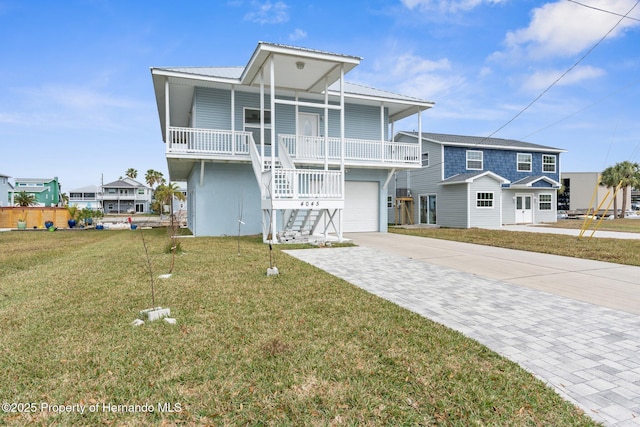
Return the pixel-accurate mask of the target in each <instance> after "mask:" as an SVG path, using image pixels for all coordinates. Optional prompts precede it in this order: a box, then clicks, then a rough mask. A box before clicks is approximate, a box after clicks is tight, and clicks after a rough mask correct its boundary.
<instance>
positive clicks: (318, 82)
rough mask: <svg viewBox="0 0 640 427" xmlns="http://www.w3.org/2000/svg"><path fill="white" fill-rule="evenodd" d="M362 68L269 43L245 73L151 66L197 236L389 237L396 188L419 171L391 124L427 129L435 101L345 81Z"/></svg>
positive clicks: (351, 59) (173, 177) (171, 164)
mask: <svg viewBox="0 0 640 427" xmlns="http://www.w3.org/2000/svg"><path fill="white" fill-rule="evenodd" d="M360 60H361V58H359V57H355V56H349V55H341V54H335V53H330V52H322V51H318V50H311V49H304V48H298V47H293V46H285V45H279V44H271V43H263V42H260V43H258V46H257V47H256V49H255V51H254V52H253V55H252V56H251V58H250V59H249V61H248V63H247V65H246V66H240V67H175V68H155V67H154V68H152V69H151V75H152V78H153V85H154V90H155V95H156V101H157V108H158V113H159V116H160V126H161V130H162V138H163V140H164V142H165V152H166V158H167V163H168V169H169V179H170V181H186V182H187V196H188V202H187V205H188V206H187V207H188V209H187V210H188V218H187V224H188V227H189V228H190V229H191V231H192V232H193V233H194V235H196V236H220V235H236V234H238V233H239V232H240V233H241V234H256V233H262V235H263V240H264V241H271V240H274V241H275V240H276V238H277V240H279V241H288V240H294V239H297V238H299V237H301V236H306V235H309V234H316V235H323V236H325V237H328V235H329V234H333V235H335V236H336V237H337V238H338V239H342V237H343V233H344V232H352V231H383V232H384V231H386V230H387V209H386V196H387V185H388V182H389V180H390V179H391V177H392V176H393V173H394V172H395V171H396V170H400V169H405V168H413V169H415V168H419V167H420V157H419V155H420V144H419V143H418V142H416V141H413V142H408V143H400V142H391V141H390V137H391V135H392V134H393V124H394V122H396V121H398V120H401V119H404V118H406V117H409V116H412V115H417V116H418V123H419V127H420V126H421V112H422V111H424V110H427V109H429V108H431V107H432V106H433V103H432V102H429V101H424V100H420V99H417V98H414V97H410V96H403V95H397V94H393V93H389V92H385V91H381V90H377V89H373V88H370V87H366V86H361V85H356V84H352V83H347V82H345V81H344V75H345V74H347V73H348V72H349V71H350V70H352V69H353V68H354V67H356V66H357V65H358V64H359V63H360ZM240 219H242V223H239V221H240ZM239 224H240V227H239Z"/></svg>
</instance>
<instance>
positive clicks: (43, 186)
mask: <svg viewBox="0 0 640 427" xmlns="http://www.w3.org/2000/svg"><path fill="white" fill-rule="evenodd" d="M61 188H62V187H61V185H60V182H59V181H58V177H57V176H56V177H54V178H53V179H50V178H45V179H40V178H16V179H15V185H14V189H13V194H14V197H15V194H18V193H21V192H23V191H24V192H25V193H27V194H33V196H34V197H35V201H36V206H47V207H50V206H59V205H61V201H60V195H61V194H62V190H61Z"/></svg>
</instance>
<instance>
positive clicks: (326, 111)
mask: <svg viewBox="0 0 640 427" xmlns="http://www.w3.org/2000/svg"><path fill="white" fill-rule="evenodd" d="M324 170H329V79H328V78H326V77H325V79H324Z"/></svg>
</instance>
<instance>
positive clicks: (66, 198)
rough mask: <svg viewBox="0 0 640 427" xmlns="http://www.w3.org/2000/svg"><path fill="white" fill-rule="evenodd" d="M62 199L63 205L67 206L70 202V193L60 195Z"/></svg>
mask: <svg viewBox="0 0 640 427" xmlns="http://www.w3.org/2000/svg"><path fill="white" fill-rule="evenodd" d="M60 201H62V206H67V205H68V204H69V195H68V194H67V193H62V194H61V195H60Z"/></svg>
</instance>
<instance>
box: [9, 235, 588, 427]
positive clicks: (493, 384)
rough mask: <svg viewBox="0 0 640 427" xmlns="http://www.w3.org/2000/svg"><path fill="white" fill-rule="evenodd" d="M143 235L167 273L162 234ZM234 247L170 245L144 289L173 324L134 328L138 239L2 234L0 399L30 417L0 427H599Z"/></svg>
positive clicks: (256, 249)
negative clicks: (173, 254)
mask: <svg viewBox="0 0 640 427" xmlns="http://www.w3.org/2000/svg"><path fill="white" fill-rule="evenodd" d="M144 233H145V236H146V241H147V242H148V248H149V252H150V254H151V260H152V265H153V268H154V270H155V271H154V275H155V276H157V275H158V274H161V273H166V271H167V270H168V268H169V265H170V255H167V254H164V253H163V248H164V247H165V246H166V243H167V237H166V233H165V230H162V229H157V230H145V231H144ZM240 243H241V244H240V255H238V246H237V245H238V242H237V240H236V239H235V238H186V239H184V240H182V247H183V249H184V250H185V251H186V254H184V255H181V256H179V257H178V258H177V259H176V264H175V269H174V275H173V277H172V278H170V279H167V280H164V281H160V280H158V281H157V282H156V303H157V304H158V305H162V306H164V307H170V308H171V311H172V316H173V317H175V318H177V320H178V323H177V325H174V326H171V325H168V324H165V323H164V322H154V323H147V324H145V325H143V326H141V327H133V326H131V325H130V323H131V322H132V321H133V320H134V319H135V318H136V317H137V315H138V312H139V310H141V309H145V308H149V307H150V306H151V295H150V282H149V275H148V272H147V270H146V266H145V258H144V255H143V254H144V250H143V246H142V240H141V238H140V230H137V231H102V232H101V231H92V230H87V231H76V232H73V231H68V232H63V231H57V232H54V233H51V232H29V231H27V232H9V233H0V249H1V250H0V325H1V328H2V334H0V366H2V370H0V397H1V398H2V401H3V402H7V403H12V402H13V403H16V404H22V406H20V408H21V409H23V410H24V409H28V410H32V409H33V411H32V412H29V413H21V414H20V413H12V412H6V411H5V409H6V408H7V407H6V406H3V412H0V424H7V425H24V424H33V425H99V424H106V425H150V424H153V425H158V424H166V425H174V424H185V425H207V424H208V425H296V426H297V425H372V426H373V425H375V426H378V425H446V426H468V425H486V426H493V425H510V426H551V425H553V426H591V425H596V424H595V423H594V422H592V421H591V420H590V419H589V418H587V417H586V416H585V415H584V414H582V412H581V411H580V410H579V409H577V408H575V407H574V406H572V405H571V404H569V403H567V402H565V401H563V400H562V399H560V398H559V396H558V395H557V394H556V393H554V392H553V391H551V390H550V389H549V388H547V387H545V386H544V384H543V383H542V382H540V381H538V380H536V379H534V378H533V377H532V376H531V375H530V374H528V373H527V372H525V371H524V370H522V369H520V368H519V367H518V366H517V365H516V364H514V363H511V362H509V361H507V360H505V359H504V358H502V357H500V356H498V355H496V354H495V353H493V352H492V351H490V350H488V349H487V348H485V347H483V346H481V345H479V344H478V343H476V342H475V341H472V340H469V339H466V338H464V337H463V336H462V335H461V334H459V333H457V332H454V331H452V330H450V329H448V328H445V327H443V326H441V325H438V324H435V323H433V322H431V321H429V320H426V319H424V318H421V317H420V316H418V315H416V314H413V313H410V312H408V311H406V310H404V309H402V308H399V307H397V306H395V305H393V304H391V303H389V302H387V301H384V300H382V299H380V298H378V297H375V296H373V295H371V294H368V293H366V292H364V291H362V290H361V289H359V288H356V287H355V286H352V285H350V284H348V283H346V282H344V281H342V280H340V279H337V278H335V277H333V276H330V275H328V274H326V273H324V272H322V271H320V270H318V269H316V268H314V267H312V266H310V265H308V264H304V263H302V262H300V261H298V260H295V259H294V258H292V257H289V256H288V255H286V254H284V253H282V252H280V249H281V247H276V248H274V252H273V256H274V259H275V261H276V264H277V266H278V267H279V269H280V272H281V274H280V275H279V276H275V277H266V274H265V273H266V269H267V267H268V266H269V251H268V246H267V245H264V244H262V243H261V242H260V239H259V238H243V239H241V242H240ZM286 248H289V247H286ZM310 250H331V249H310ZM32 403H33V404H34V405H31V404H32ZM25 404H27V406H25ZM42 404H47V405H50V407H51V408H54V409H57V408H55V407H54V406H53V405H63V404H64V405H85V414H82V415H81V414H78V413H77V412H75V413H64V414H60V413H56V412H54V411H53V410H49V411H45V410H42V408H43V407H42V406H41V405H42ZM116 405H121V406H116ZM123 405H124V406H123ZM126 405H138V406H137V407H135V406H126ZM144 405H147V406H144ZM158 405H160V406H158ZM14 408H18V405H16V406H14ZM149 408H153V412H150V411H149ZM9 409H11V407H9ZM70 409H74V408H70ZM75 409H76V410H77V408H75ZM91 409H93V410H94V412H89V411H90V410H91ZM168 409H173V410H174V412H168V411H167V410H168ZM161 410H164V412H161ZM127 411H128V412H127Z"/></svg>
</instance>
